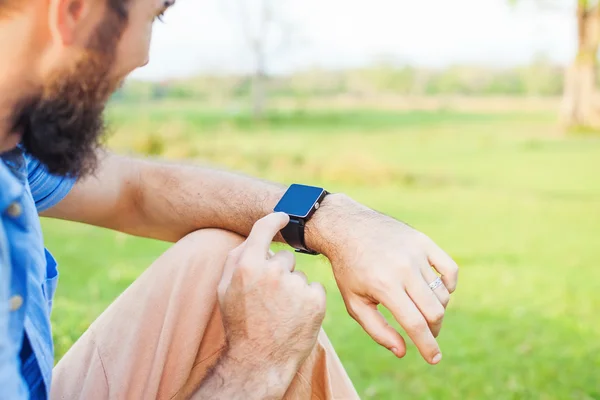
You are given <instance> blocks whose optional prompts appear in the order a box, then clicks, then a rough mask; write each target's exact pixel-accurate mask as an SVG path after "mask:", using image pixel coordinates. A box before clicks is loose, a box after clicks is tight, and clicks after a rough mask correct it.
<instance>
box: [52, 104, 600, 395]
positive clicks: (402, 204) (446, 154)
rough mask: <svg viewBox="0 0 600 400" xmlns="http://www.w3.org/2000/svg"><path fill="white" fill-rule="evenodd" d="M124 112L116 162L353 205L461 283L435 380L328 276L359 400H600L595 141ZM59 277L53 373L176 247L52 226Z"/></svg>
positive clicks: (316, 275)
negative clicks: (198, 166) (426, 246)
mask: <svg viewBox="0 0 600 400" xmlns="http://www.w3.org/2000/svg"><path fill="white" fill-rule="evenodd" d="M200 109H201V107H200V106H198V105H194V104H187V105H186V104H163V105H135V106H125V105H119V106H116V107H113V108H112V109H111V111H110V120H111V121H112V123H113V126H114V128H115V133H114V135H113V136H112V137H111V138H110V140H109V144H110V146H111V147H112V148H114V149H116V150H117V151H120V152H143V153H147V154H152V155H155V156H161V157H167V158H170V159H186V160H187V161H186V162H202V163H205V164H217V165H223V166H224V167H226V168H232V169H236V170H240V171H243V172H246V173H251V174H255V175H260V176H261V177H263V178H268V179H272V180H277V181H280V182H287V183H289V182H292V181H301V182H308V183H316V184H323V185H326V187H328V188H329V189H331V190H332V191H344V192H346V193H348V194H349V195H351V196H352V197H354V198H356V199H357V200H360V201H362V202H364V203H365V204H367V205H369V206H371V207H373V208H375V209H378V210H380V211H382V212H385V213H387V214H390V215H393V216H395V217H397V218H400V219H403V220H406V221H407V222H409V223H410V224H411V225H413V226H415V227H417V228H418V229H420V230H422V231H424V232H426V233H427V234H428V235H429V236H431V237H432V238H433V239H434V240H435V241H436V242H438V243H439V244H440V245H441V246H442V247H443V248H444V249H446V250H447V251H448V252H449V253H450V254H451V255H452V256H453V257H454V258H455V259H456V261H457V262H458V263H459V264H460V265H461V267H462V270H461V277H460V278H461V279H460V284H459V289H458V291H457V292H456V294H455V295H454V297H453V299H452V302H451V304H450V307H449V310H448V315H447V317H446V320H445V324H444V329H443V331H442V335H441V336H440V338H439V341H440V344H441V347H442V351H443V353H444V360H443V361H442V363H441V364H440V365H438V366H435V367H432V366H429V365H427V364H426V363H425V362H424V361H423V360H422V359H421V358H420V357H419V355H418V353H417V351H416V349H415V348H414V347H413V346H411V347H410V348H409V352H408V355H407V356H406V357H405V358H404V359H402V360H398V359H395V358H394V357H393V356H392V355H391V354H390V353H389V352H388V351H386V350H384V349H381V348H379V347H378V346H377V345H376V344H375V343H374V342H372V341H371V339H370V338H369V337H368V336H367V335H366V334H365V333H364V332H363V331H362V329H361V328H360V327H359V326H358V324H356V323H355V322H354V321H353V320H352V319H351V318H350V317H349V316H348V315H347V313H346V311H345V309H344V306H343V303H342V301H341V298H340V296H339V293H338V291H337V290H336V288H335V282H334V281H333V280H332V275H331V272H330V270H329V267H328V264H327V262H326V260H324V259H314V258H309V257H300V259H299V267H300V268H301V269H302V270H304V271H306V272H307V274H308V275H309V277H310V279H312V280H318V281H321V282H323V283H324V284H325V285H326V286H327V288H328V313H327V317H326V321H325V329H326V330H327V332H328V334H329V336H330V338H331V340H332V342H333V344H334V345H335V346H336V348H337V351H338V353H339V355H340V358H341V359H342V361H343V362H344V364H345V366H346V368H347V370H348V372H349V374H350V376H351V378H352V379H353V381H354V382H355V385H356V387H357V388H358V391H359V393H360V394H361V397H362V398H366V399H367V398H373V399H436V400H437V399H600V340H599V338H600V319H599V318H598V311H599V310H600V283H599V282H600V268H599V267H600V264H599V262H598V260H600V179H598V173H599V172H600V140H599V139H598V138H593V137H583V136H580V137H564V136H562V135H560V134H559V133H558V131H557V129H556V127H555V125H554V116H553V114H552V113H550V112H548V113H545V112H536V113H517V112H512V113H509V112H505V113H487V114H486V113H483V112H478V113H468V112H460V113H459V112H451V111H443V112H437V111H420V112H409V111H405V112H393V111H376V110H363V111H360V110H353V111H348V112H344V111H339V110H338V111H330V112H328V111H320V112H310V113H293V112H288V113H287V114H273V115H271V116H270V117H269V118H268V119H267V120H266V121H265V122H262V123H255V122H253V121H252V120H250V119H249V118H247V117H246V116H244V115H237V114H232V115H226V114H220V113H217V112H210V111H199V110H200ZM43 224H44V231H45V234H46V242H47V246H48V247H49V248H50V249H51V250H52V251H53V253H54V254H55V256H57V258H58V259H59V262H60V263H61V278H60V284H59V289H58V294H57V299H56V301H55V303H54V304H55V309H54V313H53V322H54V336H55V340H56V351H57V358H60V357H61V356H62V355H63V354H64V353H65V351H67V350H68V348H69V346H70V345H71V344H72V343H73V342H74V341H75V340H76V339H77V338H78V336H79V335H80V334H81V333H82V332H83V331H84V330H85V329H86V327H87V326H88V325H89V324H90V323H91V322H92V321H93V320H94V318H95V317H97V316H98V315H99V314H100V313H101V312H102V310H103V309H104V308H105V307H106V306H107V305H108V304H109V303H110V302H111V301H112V300H113V299H114V298H115V297H116V296H117V295H118V294H119V293H120V292H121V291H122V290H123V289H125V288H126V287H127V285H128V284H130V283H131V282H132V281H133V280H134V279H135V278H136V277H137V276H138V275H139V274H140V273H141V272H142V271H143V270H144V268H145V267H146V266H148V265H149V264H150V263H151V262H152V260H153V259H154V258H156V257H157V256H158V255H159V254H160V253H161V252H162V251H164V250H165V249H166V248H167V246H168V245H167V244H164V243H158V242H153V241H148V240H141V239H136V238H130V237H126V236H124V235H122V234H118V233H114V232H109V231H104V230H100V229H95V228H90V227H86V226H81V225H74V224H67V223H64V222H57V221H44V223H43Z"/></svg>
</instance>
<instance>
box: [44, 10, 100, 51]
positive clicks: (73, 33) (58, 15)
mask: <svg viewBox="0 0 600 400" xmlns="http://www.w3.org/2000/svg"><path fill="white" fill-rule="evenodd" d="M92 3H94V1H93V0H50V9H49V13H48V18H49V20H48V26H49V27H50V33H51V35H52V38H53V40H54V41H55V42H56V43H60V44H61V45H62V46H71V45H73V44H74V43H76V42H77V40H78V38H79V40H81V34H82V33H84V31H86V30H87V29H88V28H89V26H90V25H89V23H90V22H91V17H92V8H93V4H92ZM96 3H97V1H96Z"/></svg>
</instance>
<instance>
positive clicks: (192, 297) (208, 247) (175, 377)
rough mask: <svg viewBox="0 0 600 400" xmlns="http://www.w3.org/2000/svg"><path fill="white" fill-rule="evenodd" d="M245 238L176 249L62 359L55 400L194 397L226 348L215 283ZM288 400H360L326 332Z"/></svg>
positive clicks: (214, 235) (214, 233) (204, 237)
mask: <svg viewBox="0 0 600 400" xmlns="http://www.w3.org/2000/svg"><path fill="white" fill-rule="evenodd" d="M242 240H243V239H242V238H241V237H240V236H238V235H235V234H232V233H229V232H225V231H220V230H211V229H207V230H202V231H198V232H195V233H192V234H190V235H188V236H187V237H185V238H184V239H182V240H181V241H179V242H178V243H177V244H175V245H174V246H172V247H171V248H170V249H169V250H168V251H167V252H166V253H164V254H163V255H162V256H161V257H160V258H159V259H158V260H157V261H156V262H154V263H153V264H152V266H150V268H149V269H148V270H147V271H145V272H144V273H143V274H142V275H141V276H140V278H139V279H138V280H136V281H135V282H134V283H133V284H132V285H131V286H130V287H129V288H128V289H127V290H125V292H123V294H121V296H119V297H118V298H117V299H116V300H115V302H114V303H113V304H111V305H110V306H109V307H108V308H107V309H106V311H105V312H104V313H103V314H102V315H101V316H100V317H98V319H97V320H96V321H95V322H94V323H93V324H92V325H91V326H90V327H89V329H88V330H87V331H86V332H85V333H84V334H83V335H82V336H81V338H80V339H79V340H78V341H77V342H76V343H75V344H74V345H73V347H72V348H71V349H70V350H69V352H68V353H67V354H66V355H65V356H64V357H63V358H62V359H61V361H60V362H59V363H58V365H57V366H56V367H55V369H54V378H53V381H52V393H51V399H53V400H57V399H85V400H93V399H127V400H129V399H132V400H138V399H139V400H146V399H186V398H189V396H190V395H191V394H192V393H193V392H194V390H195V389H196V388H197V387H198V386H199V384H200V382H202V380H203V378H204V376H205V375H206V373H207V371H208V370H209V369H210V368H211V367H212V366H213V365H214V364H215V362H216V361H217V360H218V359H219V356H220V355H221V353H222V352H223V349H224V347H225V338H224V330H223V324H222V320H221V315H220V312H219V306H218V303H217V285H218V283H219V281H220V279H221V275H222V273H223V265H224V262H225V259H226V257H227V254H228V252H229V251H230V250H231V249H233V248H235V247H236V246H238V245H239V244H240V243H241V241H242ZM285 398H286V399H321V400H325V399H357V398H358V395H357V393H356V391H355V389H354V387H353V385H352V383H351V381H350V379H349V378H348V375H347V374H346V372H345V370H344V368H343V367H342V365H341V363H340V360H339V359H338V357H337V355H336V354H335V352H334V350H333V348H332V346H331V343H330V342H329V340H328V339H327V336H326V335H325V333H324V332H323V331H321V333H320V335H319V341H318V344H317V346H316V347H315V348H314V350H313V351H312V353H311V354H310V356H309V357H308V359H307V360H306V362H305V363H304V364H303V366H302V367H301V368H300V370H299V371H298V373H297V375H296V377H295V378H294V380H293V382H292V384H291V386H290V388H289V389H288V391H287V393H286V397H285Z"/></svg>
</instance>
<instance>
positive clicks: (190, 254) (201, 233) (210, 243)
mask: <svg viewBox="0 0 600 400" xmlns="http://www.w3.org/2000/svg"><path fill="white" fill-rule="evenodd" d="M244 240H245V238H244V237H243V236H241V235H238V234H237V233H233V232H229V231H225V230H222V229H200V230H198V231H195V232H192V233H190V234H188V235H187V236H185V237H184V238H182V239H181V240H180V241H179V242H177V243H176V244H175V245H174V246H173V247H172V248H171V251H174V252H176V253H177V254H178V258H180V259H183V260H185V261H186V262H184V263H183V264H184V265H186V266H187V269H188V270H189V272H193V271H195V270H198V272H202V271H203V270H204V271H205V268H207V267H208V268H211V269H214V270H218V269H221V268H222V267H223V265H224V263H225V261H226V259H227V256H228V255H229V252H230V251H231V250H233V249H235V248H236V247H238V246H239V245H240V244H242V243H243V242H244Z"/></svg>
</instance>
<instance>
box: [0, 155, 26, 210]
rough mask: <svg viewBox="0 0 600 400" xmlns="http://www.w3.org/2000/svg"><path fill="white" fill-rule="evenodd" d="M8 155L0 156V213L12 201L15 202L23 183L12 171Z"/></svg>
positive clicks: (12, 167) (20, 192)
mask: <svg viewBox="0 0 600 400" xmlns="http://www.w3.org/2000/svg"><path fill="white" fill-rule="evenodd" d="M10 158H11V157H10V156H8V155H2V156H0V188H1V190H0V213H3V212H4V210H6V208H7V207H8V206H9V205H10V204H11V203H13V202H15V201H16V200H17V199H18V198H19V197H20V196H21V194H22V193H23V190H24V186H23V183H22V182H21V181H20V180H19V179H18V178H17V176H16V175H15V172H16V171H15V172H13V170H14V168H15V166H12V165H10V164H11V163H10V161H9V160H10ZM19 172H20V171H19Z"/></svg>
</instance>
